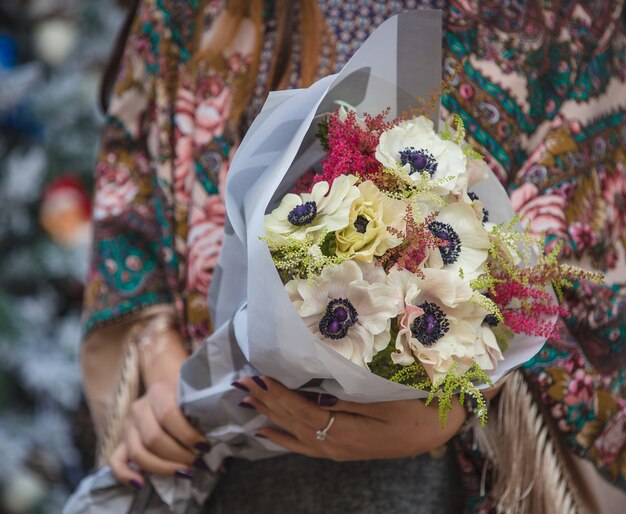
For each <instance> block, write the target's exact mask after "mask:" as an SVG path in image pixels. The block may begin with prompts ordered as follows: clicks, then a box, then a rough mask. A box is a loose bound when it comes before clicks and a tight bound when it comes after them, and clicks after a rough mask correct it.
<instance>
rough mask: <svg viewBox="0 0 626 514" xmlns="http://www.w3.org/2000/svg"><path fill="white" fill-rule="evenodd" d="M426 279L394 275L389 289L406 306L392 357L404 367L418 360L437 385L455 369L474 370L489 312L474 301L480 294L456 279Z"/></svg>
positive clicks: (430, 272)
mask: <svg viewBox="0 0 626 514" xmlns="http://www.w3.org/2000/svg"><path fill="white" fill-rule="evenodd" d="M423 274H424V276H423V277H418V276H416V275H415V274H413V273H410V272H409V271H406V270H399V269H397V268H394V269H392V270H391V272H390V274H389V278H388V281H389V284H390V285H391V286H392V287H394V289H395V291H396V295H397V296H401V297H403V300H404V301H403V304H404V307H403V309H404V312H403V313H402V314H401V315H400V317H399V319H398V328H399V331H398V336H397V338H396V352H395V353H393V354H392V355H391V357H392V359H393V361H394V362H395V363H396V364H400V365H402V366H407V365H410V364H412V363H414V362H415V360H418V361H419V362H420V363H421V364H422V365H423V366H424V368H425V370H426V372H427V373H428V376H429V377H430V378H431V380H433V381H434V382H437V381H438V380H440V379H441V378H443V377H445V375H446V373H448V372H449V371H450V369H451V368H452V365H453V363H456V372H457V373H464V372H465V371H467V370H469V369H470V368H471V367H472V366H473V365H474V361H475V359H476V358H477V356H478V352H477V338H478V337H479V334H480V330H481V323H482V321H483V319H484V317H485V314H486V312H485V311H484V310H483V309H481V308H480V307H479V306H477V305H476V304H475V303H474V302H473V301H471V300H472V296H473V295H474V291H473V290H472V289H471V288H470V287H469V285H468V284H467V283H466V282H465V281H463V280H462V279H461V278H459V277H458V276H457V275H456V274H455V273H453V272H451V271H447V270H443V269H424V270H423ZM479 351H480V354H481V355H483V354H484V353H485V352H483V351H482V349H479Z"/></svg>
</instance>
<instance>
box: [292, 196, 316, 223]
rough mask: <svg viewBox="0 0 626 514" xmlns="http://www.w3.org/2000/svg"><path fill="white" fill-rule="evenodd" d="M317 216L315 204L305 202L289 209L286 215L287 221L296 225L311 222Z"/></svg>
mask: <svg viewBox="0 0 626 514" xmlns="http://www.w3.org/2000/svg"><path fill="white" fill-rule="evenodd" d="M315 216H317V204H316V203H315V202H306V203H303V204H302V205H298V206H296V207H294V208H293V209H291V211H290V212H289V214H288V215H287V221H289V223H291V224H292V225H295V226H296V227H302V226H304V225H308V224H310V223H312V222H313V220H314V219H315Z"/></svg>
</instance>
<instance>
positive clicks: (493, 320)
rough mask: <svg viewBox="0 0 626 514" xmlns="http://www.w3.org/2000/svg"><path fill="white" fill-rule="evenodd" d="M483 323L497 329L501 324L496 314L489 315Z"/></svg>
mask: <svg viewBox="0 0 626 514" xmlns="http://www.w3.org/2000/svg"><path fill="white" fill-rule="evenodd" d="M483 323H487V325H489V326H490V327H497V326H498V325H499V324H500V320H499V319H498V317H497V316H496V315H495V314H487V315H486V316H485V319H483Z"/></svg>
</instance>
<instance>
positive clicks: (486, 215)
mask: <svg viewBox="0 0 626 514" xmlns="http://www.w3.org/2000/svg"><path fill="white" fill-rule="evenodd" d="M467 196H469V197H470V200H471V201H472V202H473V201H475V200H480V198H478V195H477V194H476V193H472V192H471V191H470V192H468V193H467ZM488 221H489V211H488V210H487V209H485V208H484V207H483V223H487V222H488Z"/></svg>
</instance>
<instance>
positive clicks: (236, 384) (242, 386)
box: [230, 381, 250, 393]
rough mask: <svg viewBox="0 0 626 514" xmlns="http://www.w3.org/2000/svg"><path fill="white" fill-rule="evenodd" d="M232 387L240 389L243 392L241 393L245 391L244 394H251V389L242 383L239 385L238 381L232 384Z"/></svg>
mask: <svg viewBox="0 0 626 514" xmlns="http://www.w3.org/2000/svg"><path fill="white" fill-rule="evenodd" d="M230 385H231V386H233V387H236V388H237V389H239V390H241V391H243V392H245V393H249V392H250V389H248V388H247V387H246V386H245V385H243V384H240V383H239V382H237V381H235V382H233V383H232V384H230Z"/></svg>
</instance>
